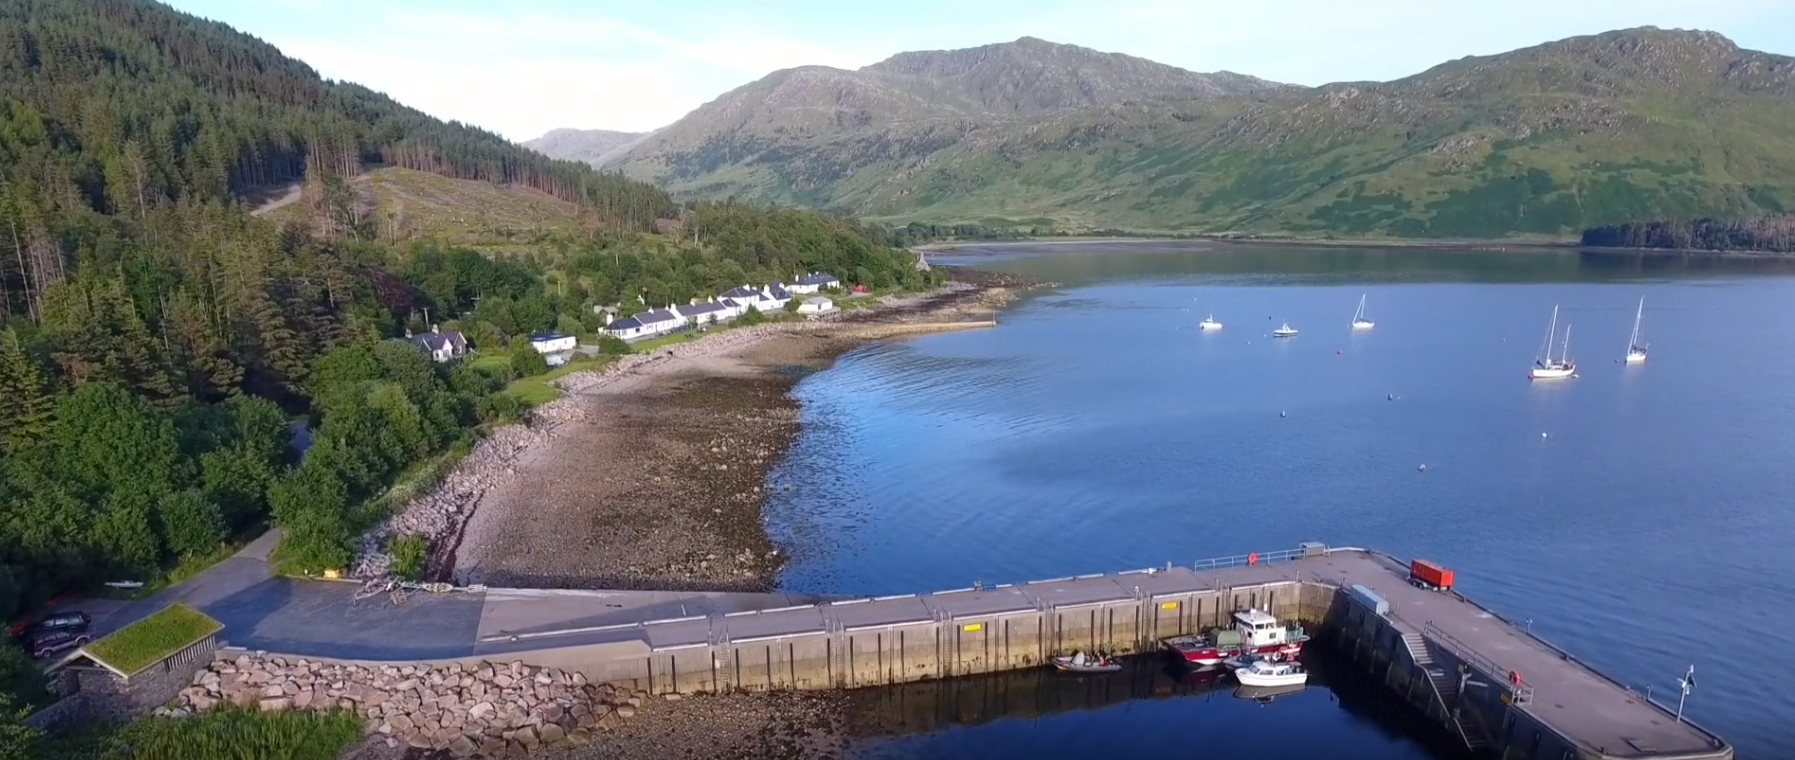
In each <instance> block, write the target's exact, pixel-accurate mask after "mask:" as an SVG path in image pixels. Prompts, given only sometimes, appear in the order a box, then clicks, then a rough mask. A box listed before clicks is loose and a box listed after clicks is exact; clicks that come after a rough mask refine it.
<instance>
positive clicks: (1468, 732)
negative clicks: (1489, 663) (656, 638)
mask: <svg viewBox="0 0 1795 760" xmlns="http://www.w3.org/2000/svg"><path fill="white" fill-rule="evenodd" d="M1402 643H1403V645H1404V646H1406V647H1407V648H1408V650H1409V658H1410V659H1412V660H1414V661H1415V665H1416V666H1418V667H1420V668H1421V672H1423V673H1426V674H1427V682H1428V683H1429V684H1431V685H1432V687H1433V694H1434V700H1435V704H1437V705H1439V707H1440V711H1441V713H1442V714H1443V715H1445V716H1446V722H1448V723H1450V724H1452V728H1453V730H1454V731H1456V732H1457V733H1458V737H1459V738H1460V739H1462V740H1463V741H1464V742H1465V746H1466V747H1468V748H1470V749H1471V750H1472V751H1476V752H1480V751H1483V750H1486V749H1489V748H1491V747H1494V746H1495V742H1492V741H1490V740H1489V739H1488V738H1487V737H1485V736H1484V735H1483V732H1482V731H1474V730H1472V729H1471V727H1470V726H1467V725H1465V721H1464V719H1463V718H1462V717H1461V716H1460V715H1459V711H1458V701H1459V679H1458V676H1457V675H1455V674H1453V673H1448V672H1447V671H1446V669H1445V668H1443V667H1441V666H1440V664H1439V663H1438V662H1435V661H1434V656H1433V645H1432V644H1431V643H1430V642H1428V640H1427V637H1426V636H1423V635H1421V634H1419V633H1404V634H1403V635H1402Z"/></svg>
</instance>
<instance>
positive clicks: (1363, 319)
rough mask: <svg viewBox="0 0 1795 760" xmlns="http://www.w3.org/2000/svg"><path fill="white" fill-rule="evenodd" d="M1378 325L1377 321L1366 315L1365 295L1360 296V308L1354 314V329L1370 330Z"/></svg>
mask: <svg viewBox="0 0 1795 760" xmlns="http://www.w3.org/2000/svg"><path fill="white" fill-rule="evenodd" d="M1376 326H1377V323H1376V322H1373V321H1371V318H1370V317H1367V316H1365V296H1363V295H1361V296H1359V310H1358V311H1355V312H1353V314H1352V329H1354V330H1369V329H1371V328H1373V327H1376Z"/></svg>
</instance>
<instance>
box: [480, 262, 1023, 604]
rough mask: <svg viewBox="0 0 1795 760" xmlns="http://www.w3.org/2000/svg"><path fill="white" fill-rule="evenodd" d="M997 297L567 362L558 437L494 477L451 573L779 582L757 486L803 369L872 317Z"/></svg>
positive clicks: (955, 312) (895, 306)
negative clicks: (581, 369) (583, 371)
mask: <svg viewBox="0 0 1795 760" xmlns="http://www.w3.org/2000/svg"><path fill="white" fill-rule="evenodd" d="M990 297H991V296H990V291H987V290H985V289H981V288H970V287H962V288H958V289H954V290H951V291H949V292H947V293H943V294H936V295H933V296H930V297H921V298H918V297H912V298H909V299H904V300H902V301H897V302H896V303H891V304H888V305H885V306H883V307H881V308H878V309H869V310H865V311H856V312H850V313H844V314H841V315H838V316H837V318H836V319H833V320H822V321H816V322H798V323H782V324H776V325H764V326H759V327H749V328H739V329H735V330H727V331H724V332H720V333H717V334H714V335H708V336H704V337H701V338H697V339H694V340H691V341H687V342H684V343H680V344H675V345H673V346H669V347H667V348H664V349H661V350H660V351H658V352H656V353H655V354H651V355H648V356H646V357H636V356H632V357H629V359H633V360H634V361H631V362H630V363H629V366H619V367H613V368H611V369H609V370H607V371H606V372H603V373H593V374H592V376H588V377H580V376H575V377H574V378H571V380H572V382H569V383H567V384H566V387H567V392H568V395H567V397H566V398H564V399H562V400H561V401H559V402H557V405H559V406H560V407H561V408H560V409H556V410H552V413H553V414H555V417H554V418H553V423H552V424H553V428H552V430H549V431H546V432H545V433H544V434H543V435H544V437H545V438H546V439H547V440H546V441H545V443H547V445H538V446H535V447H532V448H531V449H530V450H528V451H527V452H524V453H523V454H521V455H520V456H517V457H515V458H514V459H513V461H512V462H511V463H510V465H509V469H510V470H512V471H514V472H513V476H512V477H508V478H505V479H503V481H502V482H499V483H498V484H496V485H494V486H493V487H491V488H490V489H489V490H487V491H485V493H484V494H483V496H482V497H481V498H480V500H479V504H478V507H477V508H476V509H475V510H474V512H473V515H472V517H471V518H469V519H468V520H467V522H466V525H465V527H464V528H463V529H462V532H461V539H460V543H459V546H458V547H457V548H456V549H455V552H454V560H455V564H454V578H455V579H456V581H457V582H461V583H484V584H487V585H490V586H511V587H557V588H607V589H659V590H707V591H769V590H771V589H772V588H773V584H774V579H775V576H776V574H777V573H778V570H779V566H780V564H781V550H780V549H779V548H778V547H775V546H774V545H773V544H772V542H771V541H770V540H769V539H768V538H767V535H766V531H765V529H764V527H763V525H762V521H761V502H762V501H763V495H762V493H761V490H762V485H763V483H764V479H765V476H766V472H767V470H768V469H770V468H771V467H772V466H773V464H774V463H775V462H776V461H777V459H778V458H779V457H780V456H782V455H783V454H784V452H785V450H786V448H787V447H788V446H789V445H790V443H791V440H792V438H793V437H794V436H795V435H797V432H798V409H797V404H796V402H795V401H794V400H793V399H792V398H791V397H790V396H789V395H788V393H789V391H790V390H791V388H792V386H793V385H794V384H795V383H796V382H797V378H798V377H799V376H800V375H801V372H800V371H799V370H801V369H820V368H823V367H826V366H828V364H829V363H831V362H833V361H834V359H835V358H836V357H837V356H839V355H840V354H841V353H843V352H845V351H847V350H849V349H851V348H853V347H854V346H856V345H860V344H861V343H863V342H865V341H866V340H867V338H866V337H864V336H865V334H866V333H867V332H868V330H869V329H870V328H871V327H872V326H874V325H884V326H889V325H891V324H892V320H897V321H898V322H899V323H901V322H902V321H904V320H912V321H916V322H922V321H941V320H944V319H947V320H955V321H957V320H961V319H963V318H964V317H965V314H963V313H961V312H963V311H965V310H966V309H967V308H968V306H967V304H968V303H970V302H974V301H981V300H984V301H988V300H989V299H990ZM983 308H984V310H985V312H986V314H987V315H988V313H989V311H990V308H991V307H990V306H989V305H986V306H984V307H983ZM542 424H543V423H541V422H538V423H537V425H538V426H541V425H542Z"/></svg>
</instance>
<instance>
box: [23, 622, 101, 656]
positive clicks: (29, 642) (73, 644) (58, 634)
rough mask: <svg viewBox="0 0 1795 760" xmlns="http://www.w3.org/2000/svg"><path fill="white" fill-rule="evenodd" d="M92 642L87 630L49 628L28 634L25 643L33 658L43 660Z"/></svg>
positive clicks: (26, 649)
mask: <svg viewBox="0 0 1795 760" xmlns="http://www.w3.org/2000/svg"><path fill="white" fill-rule="evenodd" d="M92 640H93V637H92V636H90V635H88V632H87V629H86V628H47V629H44V630H41V631H35V632H32V633H28V634H26V635H25V639H24V642H23V643H24V644H25V651H27V652H30V653H31V656H32V657H36V658H39V659H42V658H44V657H49V656H50V655H53V654H55V653H57V652H60V651H62V650H64V649H75V648H77V647H84V646H87V642H89V641H92Z"/></svg>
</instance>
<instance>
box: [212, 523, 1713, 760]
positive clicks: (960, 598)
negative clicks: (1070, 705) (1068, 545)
mask: <svg viewBox="0 0 1795 760" xmlns="http://www.w3.org/2000/svg"><path fill="white" fill-rule="evenodd" d="M1404 568H1405V566H1404V565H1403V564H1402V563H1400V562H1398V561H1396V560H1395V559H1394V558H1391V557H1388V556H1387V555H1382V554H1378V553H1376V552H1368V551H1364V550H1358V549H1328V548H1326V547H1322V546H1320V545H1318V544H1305V545H1304V546H1303V547H1300V548H1299V549H1297V550H1293V551H1288V552H1276V553H1271V554H1268V555H1265V556H1263V557H1262V556H1260V555H1246V556H1243V557H1236V558H1226V559H1223V560H1213V561H1209V562H1208V563H1197V564H1196V565H1195V566H1193V567H1190V568H1183V567H1171V566H1167V567H1165V568H1156V569H1149V570H1140V571H1132V572H1125V573H1113V574H1101V575H1090V576H1077V577H1071V578H1058V579H1051V580H1046V581H1037V582H1032V583H1025V584H1013V585H999V586H992V587H989V588H986V587H975V588H969V589H959V590H954V591H944V592H936V593H932V594H918V595H898V596H887V597H877V598H869V599H853V600H840V601H832V602H827V603H823V604H815V605H798V606H790V607H781V608H774V609H765V610H757V611H744V612H730V613H719V614H712V615H699V616H692V617H687V618H671V619H660V620H645V621H640V622H634V623H627V624H615V625H606V626H600V627H592V628H582V629H569V630H568V631H566V632H565V634H562V633H560V632H555V631H539V632H535V633H532V634H530V636H532V637H539V638H532V639H531V640H530V641H529V642H528V643H527V644H526V645H520V646H527V648H526V649H521V650H514V651H510V652H507V653H504V654H497V653H487V654H481V655H476V656H469V657H464V658H457V659H448V660H437V661H430V662H428V663H419V664H430V665H441V664H471V663H477V662H480V661H493V662H503V661H506V660H521V661H523V662H525V663H527V664H529V665H533V666H539V667H553V668H560V669H564V670H568V671H575V672H579V673H582V674H583V675H584V676H585V677H586V678H587V679H588V680H591V681H593V682H609V683H626V684H629V685H631V686H632V687H633V688H635V689H638V690H641V691H645V692H647V693H649V694H670V693H698V692H717V691H730V690H751V691H764V690H814V689H856V688H862V687H875V686H892V685H900V684H910V683H917V682H923V681H936V680H941V679H950V678H956V677H960V676H975V675H980V674H991V673H1000V672H1004V671H1015V670H1022V669H1028V668H1040V667H1042V666H1043V665H1044V664H1045V663H1046V661H1047V660H1048V658H1050V657H1053V656H1056V655H1064V654H1070V653H1071V652H1073V651H1077V650H1084V651H1093V650H1103V651H1107V652H1111V653H1115V654H1131V653H1141V652H1149V651H1154V650H1157V649H1158V648H1159V647H1160V646H1161V645H1160V640H1161V639H1164V638H1166V637H1169V636H1176V635H1182V634H1190V633H1197V632H1201V631H1206V630H1209V629H1212V628H1216V627H1227V626H1228V625H1229V624H1230V622H1231V617H1232V615H1233V613H1234V612H1236V611H1240V610H1247V609H1260V610H1264V611H1267V612H1269V613H1271V614H1273V615H1275V616H1277V617H1278V618H1280V619H1281V620H1284V621H1296V622H1301V623H1303V624H1304V625H1307V626H1311V627H1313V629H1314V630H1316V631H1317V632H1318V633H1319V634H1320V636H1321V640H1322V641H1324V642H1326V643H1328V644H1331V645H1332V646H1334V647H1335V648H1337V649H1339V650H1340V651H1341V652H1343V653H1345V654H1346V655H1347V657H1348V658H1349V659H1350V660H1351V662H1352V663H1353V665H1352V666H1351V667H1352V668H1353V669H1355V670H1357V671H1358V672H1359V673H1361V674H1363V675H1369V676H1370V677H1371V678H1372V679H1373V680H1375V681H1376V682H1378V683H1380V684H1382V685H1383V686H1384V687H1385V688H1386V689H1388V690H1389V691H1390V692H1392V693H1394V694H1395V695H1397V696H1398V697H1400V698H1401V699H1402V700H1403V701H1405V702H1407V703H1409V704H1410V705H1412V706H1413V707H1414V708H1415V709H1416V711H1417V712H1418V713H1419V714H1421V715H1423V716H1425V717H1426V718H1427V719H1428V720H1429V721H1431V722H1433V723H1436V724H1437V725H1439V726H1440V728H1441V730H1442V731H1444V732H1445V733H1446V734H1447V735H1449V736H1450V737H1454V738H1456V739H1457V740H1458V741H1459V742H1462V744H1463V745H1464V746H1465V747H1466V748H1467V749H1469V750H1471V751H1473V752H1476V753H1479V754H1486V755H1488V756H1496V757H1501V758H1503V760H1621V759H1622V758H1627V759H1629V760H1637V759H1638V758H1657V759H1660V760H1730V758H1731V757H1732V749H1731V747H1730V746H1729V745H1727V744H1726V743H1725V742H1724V741H1723V740H1720V739H1719V738H1718V737H1715V736H1713V735H1712V734H1711V733H1709V732H1707V731H1705V730H1704V729H1701V728H1699V727H1697V726H1694V725H1693V724H1689V723H1688V722H1687V721H1682V722H1678V723H1676V725H1674V726H1670V725H1668V724H1670V723H1671V722H1672V719H1671V716H1670V715H1669V713H1668V712H1667V711H1665V710H1663V709H1662V707H1661V706H1657V705H1656V704H1655V703H1647V702H1646V700H1645V699H1644V697H1642V696H1640V695H1637V694H1635V693H1632V692H1631V691H1630V690H1628V689H1627V688H1626V687H1624V686H1623V685H1621V684H1619V683H1618V682H1614V681H1613V680H1612V679H1608V678H1606V677H1605V676H1601V675H1600V674H1597V673H1595V672H1594V671H1593V670H1590V669H1589V668H1588V667H1587V666H1585V665H1583V664H1581V663H1579V662H1576V661H1575V660H1574V658H1572V657H1571V656H1570V655H1569V654H1568V653H1564V652H1562V651H1560V650H1557V649H1556V648H1555V647H1550V645H1547V644H1545V643H1544V642H1541V641H1538V640H1537V639H1534V638H1532V637H1531V634H1526V635H1525V636H1522V635H1520V633H1519V629H1515V628H1514V627H1513V626H1512V625H1511V624H1508V623H1507V622H1506V621H1504V620H1502V619H1501V618H1500V617H1499V616H1496V615H1494V613H1492V612H1490V611H1488V610H1486V609H1484V608H1482V607H1480V606H1478V605H1476V604H1475V603H1474V602H1471V601H1470V600H1468V599H1466V598H1464V597H1462V596H1460V595H1459V594H1457V593H1456V592H1452V591H1443V592H1439V591H1424V590H1420V589H1415V588H1412V587H1410V585H1409V583H1408V580H1407V578H1406V577H1405V576H1406V572H1405V570H1404ZM1367 584H1368V585H1369V586H1371V587H1375V588H1378V589H1379V590H1380V592H1381V593H1384V594H1386V595H1389V596H1390V597H1391V599H1392V600H1393V602H1394V603H1395V604H1396V605H1397V606H1398V607H1400V608H1401V609H1402V610H1403V612H1402V614H1400V615H1399V614H1394V613H1393V612H1392V610H1391V608H1390V607H1389V605H1388V604H1386V603H1383V602H1381V601H1378V602H1377V603H1375V604H1373V603H1368V602H1367V601H1366V597H1365V596H1364V594H1363V593H1362V592H1363V591H1364V590H1365V589H1366V588H1367ZM1354 588H1357V589H1360V591H1361V593H1353V592H1352V590H1353V589H1354ZM1373 598H1375V595H1374V596H1373ZM1423 616H1426V617H1427V620H1426V622H1425V623H1423V622H1422V619H1421V618H1422V617H1423ZM1434 620H1439V621H1441V622H1442V623H1443V624H1448V625H1449V627H1452V626H1456V627H1455V630H1458V631H1460V632H1461V634H1464V633H1465V632H1466V631H1470V630H1478V631H1483V633H1482V634H1481V635H1483V636H1485V638H1484V639H1480V641H1482V642H1484V643H1486V644H1488V645H1489V646H1493V647H1506V648H1504V649H1500V650H1499V651H1498V650H1494V649H1492V650H1490V651H1492V652H1498V654H1497V656H1498V657H1501V658H1504V662H1508V663H1514V662H1521V661H1525V662H1527V663H1529V664H1528V665H1527V666H1526V667H1527V669H1528V670H1529V671H1530V672H1536V673H1537V672H1538V671H1542V670H1545V668H1544V667H1543V666H1540V665H1541V663H1542V662H1546V661H1550V662H1554V663H1558V662H1559V661H1561V660H1562V663H1563V664H1564V667H1565V668H1567V669H1568V670H1567V671H1566V674H1557V675H1554V676H1553V677H1554V678H1557V679H1558V680H1557V681H1548V682H1547V683H1548V684H1550V685H1551V687H1553V688H1557V689H1560V691H1559V692H1558V693H1556V694H1553V695H1550V697H1549V698H1548V699H1545V700H1537V696H1536V694H1535V689H1534V686H1533V684H1532V683H1531V682H1529V681H1526V680H1523V679H1522V678H1521V676H1520V674H1519V673H1518V672H1516V671H1514V670H1511V669H1509V667H1505V666H1504V665H1499V664H1497V662H1496V661H1495V660H1493V659H1492V658H1491V657H1490V656H1486V655H1485V654H1480V653H1479V651H1478V648H1479V647H1475V646H1473V645H1470V644H1466V643H1465V642H1463V641H1461V640H1459V639H1458V638H1455V637H1454V636H1453V635H1452V634H1450V633H1448V632H1447V631H1445V630H1444V629H1442V628H1438V627H1436V626H1435V625H1434ZM1453 620H1456V621H1458V622H1456V623H1453V622H1451V621H1453ZM1486 624H1488V625H1486ZM1478 626H1484V627H1478ZM561 635H565V636H566V637H567V639H566V640H568V641H578V643H569V644H566V645H559V646H558V645H556V644H555V641H556V640H557V639H556V637H557V636H561ZM1467 635H1468V634H1467ZM1499 637H1500V638H1499ZM515 640H516V639H513V641H515ZM1515 642H1519V644H1518V645H1517V644H1516V643H1515ZM223 656H226V657H232V656H234V653H228V652H227V653H225V654H224V655H223ZM312 659H314V660H326V661H328V658H316V657H314V658H312ZM359 664H392V663H359ZM1536 666H1540V667H1536ZM1572 671H1574V672H1572ZM1565 679H1569V680H1565ZM1124 691H1125V690H1124ZM1122 694H1123V692H1117V694H1116V698H1118V699H1120V698H1122ZM1536 700H1537V701H1536ZM1553 700H1563V702H1565V703H1571V706H1570V708H1569V709H1566V704H1562V703H1560V704H1545V703H1546V702H1551V701H1553ZM1641 703H1646V704H1643V705H1642V704H1641ZM1579 711H1585V714H1587V715H1592V716H1595V717H1597V718H1600V720H1596V721H1590V722H1585V721H1583V720H1582V718H1581V717H1580V716H1579ZM1616 716H1619V717H1618V718H1617V717H1616ZM1604 722H1605V725H1599V724H1604ZM1617 722H1618V725H1617ZM1635 726H1637V729H1638V730H1637V731H1634V730H1633V729H1634V727H1635ZM1615 736H1619V737H1633V738H1630V739H1629V738H1622V739H1616V738H1612V737H1615ZM1622 742H1632V744H1630V745H1628V746H1621V745H1622ZM1659 745H1662V746H1659Z"/></svg>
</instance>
